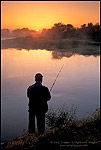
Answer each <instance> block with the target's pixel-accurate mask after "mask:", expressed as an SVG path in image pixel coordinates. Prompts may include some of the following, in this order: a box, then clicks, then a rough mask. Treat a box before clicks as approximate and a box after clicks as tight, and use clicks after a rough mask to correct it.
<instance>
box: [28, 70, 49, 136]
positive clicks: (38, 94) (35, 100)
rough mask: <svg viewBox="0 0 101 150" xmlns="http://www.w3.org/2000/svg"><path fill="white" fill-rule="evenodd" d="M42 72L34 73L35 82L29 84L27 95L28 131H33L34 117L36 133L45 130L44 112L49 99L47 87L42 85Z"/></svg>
mask: <svg viewBox="0 0 101 150" xmlns="http://www.w3.org/2000/svg"><path fill="white" fill-rule="evenodd" d="M42 78H43V76H42V74H40V73H37V74H36V75H35V81H36V83H35V84H33V85H31V86H29V88H28V89H27V96H28V98H29V133H34V132H35V117H36V119H37V128H38V133H39V134H42V133H44V131H45V113H46V112H47V111H48V104H47V101H49V100H50V99H51V95H50V92H49V90H48V88H47V87H45V86H43V85H42Z"/></svg>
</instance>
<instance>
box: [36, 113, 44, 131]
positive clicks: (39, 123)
mask: <svg viewBox="0 0 101 150" xmlns="http://www.w3.org/2000/svg"><path fill="white" fill-rule="evenodd" d="M36 118H37V127H38V132H39V134H43V133H44V131H45V113H38V114H37V115H36Z"/></svg>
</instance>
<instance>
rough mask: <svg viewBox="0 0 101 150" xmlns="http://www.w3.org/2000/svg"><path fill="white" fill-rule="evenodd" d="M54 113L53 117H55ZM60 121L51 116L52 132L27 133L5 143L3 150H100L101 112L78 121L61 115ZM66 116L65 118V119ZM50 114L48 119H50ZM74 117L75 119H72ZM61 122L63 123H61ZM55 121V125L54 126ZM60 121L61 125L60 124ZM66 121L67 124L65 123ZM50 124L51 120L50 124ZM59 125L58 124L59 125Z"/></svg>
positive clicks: (2, 146) (97, 111) (98, 111)
mask: <svg viewBox="0 0 101 150" xmlns="http://www.w3.org/2000/svg"><path fill="white" fill-rule="evenodd" d="M53 114H54V113H52V114H51V115H52V116H53ZM61 114H62V116H59V117H58V119H57V120H56V118H55V120H54V116H53V118H52V116H51V123H52V122H53V124H52V125H54V127H52V125H50V126H51V128H50V130H49V131H47V132H46V133H45V134H42V135H38V134H37V133H35V134H28V133H25V134H23V135H22V136H19V137H15V138H13V139H12V140H10V141H8V142H6V143H3V144H2V145H1V149H5V150H17V149H19V150H24V149H26V150H32V149H33V150H43V149H44V150H47V149H48V150H51V149H55V150H59V149H66V148H68V149H69V150H71V149H72V150H85V149H86V150H90V149H93V148H94V149H97V150H99V149H100V110H99V109H97V110H96V112H94V113H93V115H91V116H90V117H88V118H85V119H81V120H78V119H76V118H74V117H73V113H72V115H71V116H70V115H69V117H68V120H66V116H65V115H66V113H65V114H64V113H61ZM64 116H65V117H64ZM49 117H50V116H49V114H48V118H49ZM55 117H56V116H55ZM72 117H73V118H72ZM60 120H61V121H60ZM54 121H55V124H54ZM59 121H60V123H59ZM64 121H65V122H64ZM48 123H50V120H49V122H48ZM57 123H58V124H57Z"/></svg>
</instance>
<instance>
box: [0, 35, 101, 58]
mask: <svg viewBox="0 0 101 150" xmlns="http://www.w3.org/2000/svg"><path fill="white" fill-rule="evenodd" d="M1 48H2V49H8V48H16V49H18V50H21V49H26V50H32V49H36V50H38V49H41V50H43V49H46V50H48V51H52V55H53V57H54V58H57V59H60V58H62V57H71V56H72V55H75V54H79V55H84V56H90V55H93V56H95V57H96V56H99V55H100V42H97V41H94V40H92V39H89V38H83V39H80V38H68V39H56V40H53V39H51V40H49V39H47V38H43V37H40V38H35V37H18V38H14V39H6V40H2V41H1Z"/></svg>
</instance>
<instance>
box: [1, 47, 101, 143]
mask: <svg viewBox="0 0 101 150" xmlns="http://www.w3.org/2000/svg"><path fill="white" fill-rule="evenodd" d="M99 59H100V56H97V55H91V56H90V55H76V54H75V55H74V54H73V53H72V52H71V51H51V50H49V51H48V50H45V49H43V50H40V49H39V50H35V49H30V50H26V49H21V50H18V49H14V48H13V49H10V48H8V49H2V51H1V81H2V84H1V93H2V95H1V106H2V107H1V119H2V122H1V123H2V124H1V125H2V130H1V131H2V136H1V138H2V139H1V140H2V141H3V140H8V139H9V138H12V137H14V136H17V135H21V134H22V132H23V130H24V129H25V131H27V129H28V98H27V95H26V91H27V88H28V86H29V85H31V84H33V83H34V75H35V74H36V73H37V72H41V73H42V74H43V76H44V78H43V85H46V86H47V87H48V88H49V89H50V88H51V86H52V83H53V82H54V80H55V77H56V75H57V74H58V72H59V70H60V68H61V66H62V65H63V64H64V67H63V69H62V71H61V73H60V75H59V77H58V79H57V81H56V84H55V85H54V87H53V89H52V91H51V95H52V99H51V100H50V101H49V102H48V105H49V109H50V108H54V109H57V108H58V107H62V106H63V105H65V106H67V107H68V108H71V106H72V105H73V106H74V107H77V116H78V117H85V116H87V115H88V114H87V112H89V113H90V112H93V111H95V109H97V108H99V76H100V74H99V67H100V65H99Z"/></svg>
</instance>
